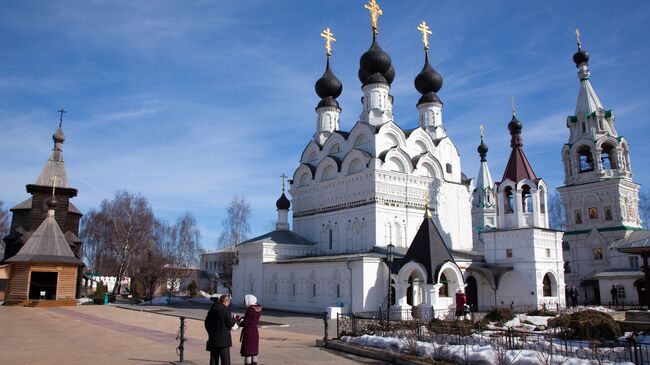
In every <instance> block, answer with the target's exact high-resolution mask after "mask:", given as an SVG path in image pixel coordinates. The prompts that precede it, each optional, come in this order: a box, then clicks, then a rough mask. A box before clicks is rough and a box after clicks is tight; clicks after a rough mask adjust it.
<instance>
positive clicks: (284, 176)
mask: <svg viewBox="0 0 650 365" xmlns="http://www.w3.org/2000/svg"><path fill="white" fill-rule="evenodd" d="M287 177H288V176H287V175H285V174H284V173H282V175H280V178H282V192H283V193H284V179H286V178H287Z"/></svg>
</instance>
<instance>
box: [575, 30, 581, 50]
mask: <svg viewBox="0 0 650 365" xmlns="http://www.w3.org/2000/svg"><path fill="white" fill-rule="evenodd" d="M575 33H576V38H578V49H582V41H581V40H580V30H579V29H578V28H576V32H575Z"/></svg>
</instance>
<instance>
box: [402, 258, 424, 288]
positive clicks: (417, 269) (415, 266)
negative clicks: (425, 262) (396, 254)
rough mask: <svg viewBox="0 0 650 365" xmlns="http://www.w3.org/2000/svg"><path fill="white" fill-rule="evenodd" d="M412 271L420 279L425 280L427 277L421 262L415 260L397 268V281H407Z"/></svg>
mask: <svg viewBox="0 0 650 365" xmlns="http://www.w3.org/2000/svg"><path fill="white" fill-rule="evenodd" d="M413 273H416V274H417V276H418V277H419V278H420V279H422V280H423V281H425V282H426V280H427V277H428V276H427V270H426V269H425V268H424V266H422V264H420V263H418V262H415V261H410V262H408V263H407V264H405V265H404V266H402V267H401V268H400V269H399V272H398V273H397V282H398V283H407V282H408V280H409V277H411V275H412V274H413Z"/></svg>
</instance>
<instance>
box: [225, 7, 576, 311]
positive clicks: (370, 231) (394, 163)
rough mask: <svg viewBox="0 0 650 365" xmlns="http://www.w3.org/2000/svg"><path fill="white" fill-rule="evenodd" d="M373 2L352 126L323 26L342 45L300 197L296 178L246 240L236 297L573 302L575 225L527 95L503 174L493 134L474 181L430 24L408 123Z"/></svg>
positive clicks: (327, 83)
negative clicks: (530, 125)
mask: <svg viewBox="0 0 650 365" xmlns="http://www.w3.org/2000/svg"><path fill="white" fill-rule="evenodd" d="M369 4H375V6H376V3H375V1H374V0H373V1H371V2H370V3H369ZM371 15H372V20H373V21H372V25H373V38H372V44H371V46H370V48H369V49H368V50H367V51H366V52H365V53H363V55H362V56H361V59H360V68H359V80H360V81H361V84H362V90H363V96H362V106H361V108H360V109H361V111H360V114H359V117H358V119H357V122H356V123H355V124H354V125H353V126H352V128H351V129H350V130H348V131H345V130H343V129H342V128H341V122H340V116H341V108H340V107H339V104H338V102H337V101H336V98H337V97H338V96H339V95H340V94H341V92H342V85H341V82H340V81H339V80H338V79H337V78H336V76H335V75H334V73H333V71H332V68H331V66H330V55H331V47H330V46H331V41H333V39H332V34H331V32H330V31H329V29H327V30H326V31H325V32H324V33H323V34H322V36H323V37H324V38H325V39H326V41H327V47H326V48H327V51H328V52H327V64H326V67H325V72H324V74H323V76H322V77H321V78H320V79H319V80H318V81H317V82H316V86H315V89H316V93H317V94H318V96H319V97H320V99H321V100H320V102H319V103H318V105H317V107H316V124H315V131H314V135H313V138H312V139H311V140H309V141H307V143H306V147H305V149H304V150H303V151H302V155H301V157H300V165H299V166H297V168H296V170H295V172H294V173H293V177H292V179H291V180H289V184H290V188H289V189H288V193H289V194H290V196H291V200H289V199H288V198H287V196H286V195H285V192H284V188H283V192H282V196H281V197H280V199H279V200H278V201H277V204H276V205H277V211H278V221H277V226H276V230H274V231H272V232H268V233H266V234H264V235H261V236H259V237H256V238H253V239H250V240H248V241H246V242H243V243H240V244H239V245H237V246H236V251H237V255H238V263H237V265H236V266H235V267H234V270H233V302H234V303H235V304H242V303H243V298H244V295H245V294H254V295H256V296H257V297H258V298H259V302H260V303H262V304H263V305H264V306H265V307H267V308H275V309H283V310H291V311H299V312H313V313H321V312H323V311H324V310H325V309H326V308H327V307H330V306H335V305H337V303H338V304H339V305H342V306H343V310H344V311H345V312H350V311H351V312H360V311H376V310H378V309H379V308H380V307H382V308H386V305H387V304H388V303H389V305H390V307H391V308H392V309H401V310H404V309H410V308H414V307H417V308H433V309H435V310H441V311H444V310H448V309H450V310H452V311H453V308H454V306H455V293H456V292H457V290H459V289H461V290H464V291H465V292H466V293H467V298H468V304H469V305H470V306H471V307H473V308H487V307H492V306H509V305H515V306H540V305H544V304H546V305H551V306H557V305H559V306H564V304H565V294H564V293H565V279H564V269H563V265H564V259H563V251H562V233H563V232H560V231H555V230H552V229H549V223H548V214H547V194H548V187H547V185H546V183H545V182H544V180H543V179H542V178H540V177H538V176H537V175H536V174H535V172H534V170H533V167H532V166H531V165H530V163H529V162H528V160H527V158H526V155H525V154H524V150H523V145H524V143H523V141H524V138H523V137H524V135H523V134H522V129H523V125H522V122H520V121H519V120H518V119H517V117H516V116H515V111H514V107H513V112H512V120H511V121H510V122H509V123H508V124H507V128H508V130H509V132H510V135H511V147H512V152H511V155H510V159H509V161H508V164H507V167H506V169H505V171H504V172H503V175H502V178H501V180H500V181H498V182H495V181H493V179H492V176H491V173H490V170H489V167H488V163H487V152H488V148H487V146H486V144H485V143H484V141H483V136H481V142H480V145H479V147H478V152H479V156H480V162H479V159H478V158H477V159H476V163H480V171H479V176H478V177H477V178H476V180H475V182H474V181H473V179H471V178H468V177H466V176H465V175H464V174H463V173H462V167H461V158H460V155H459V152H458V150H457V148H456V146H455V145H454V143H453V141H452V139H451V138H450V136H449V135H448V134H447V130H446V128H445V125H444V123H443V102H442V101H441V99H440V98H439V97H438V94H437V93H438V92H439V91H440V89H441V88H442V83H443V80H442V76H441V75H440V74H439V73H438V72H437V71H435V70H434V69H433V68H432V66H431V65H430V63H429V59H428V57H429V56H428V41H427V34H428V33H427V32H428V28H427V26H426V24H425V23H424V22H423V23H422V24H421V25H420V27H419V29H420V30H421V31H422V32H423V35H424V37H423V41H424V44H425V53H424V67H423V68H422V71H421V72H420V73H419V74H418V75H417V77H416V78H415V81H414V83H415V88H416V89H417V90H418V92H419V93H420V94H421V95H422V96H421V97H420V99H419V100H418V101H417V110H414V111H413V112H414V113H415V112H417V113H418V116H419V117H418V120H419V125H417V126H412V127H409V128H404V127H401V126H400V125H398V123H397V121H396V119H395V116H394V115H393V112H392V103H393V96H392V95H390V86H391V83H392V82H393V79H394V77H395V71H394V69H393V66H392V64H391V58H390V56H389V55H388V54H387V53H386V52H385V51H384V50H382V48H381V47H380V46H379V43H378V32H377V21H376V20H377V14H376V13H375V12H373V11H372V10H371ZM505 127H506V126H505V123H504V132H505ZM470 163H474V162H470ZM290 210H291V211H292V224H291V225H290V224H289V211H290ZM387 253H393V254H392V255H390V254H388V255H387ZM388 256H391V257H390V258H389V257H388ZM392 256H394V259H392V258H393V257H392ZM389 283H390V284H389ZM389 285H390V286H389ZM389 293H390V294H389Z"/></svg>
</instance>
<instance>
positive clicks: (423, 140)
mask: <svg viewBox="0 0 650 365" xmlns="http://www.w3.org/2000/svg"><path fill="white" fill-rule="evenodd" d="M406 149H407V150H408V151H412V152H413V153H415V154H419V153H424V152H433V151H434V150H435V149H436V145H435V143H433V139H432V138H431V135H430V134H429V133H427V132H426V131H425V130H424V129H422V128H416V129H415V130H413V131H412V132H411V134H410V135H409V136H408V138H407V139H406Z"/></svg>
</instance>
